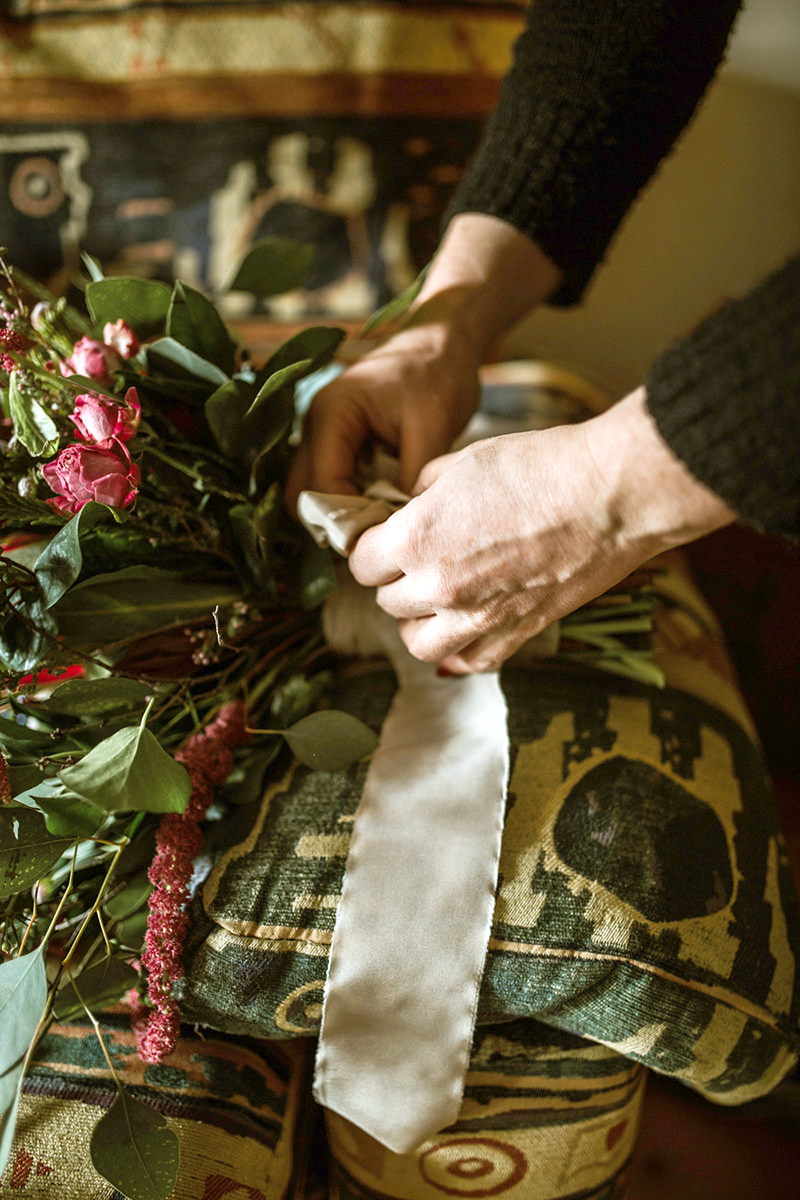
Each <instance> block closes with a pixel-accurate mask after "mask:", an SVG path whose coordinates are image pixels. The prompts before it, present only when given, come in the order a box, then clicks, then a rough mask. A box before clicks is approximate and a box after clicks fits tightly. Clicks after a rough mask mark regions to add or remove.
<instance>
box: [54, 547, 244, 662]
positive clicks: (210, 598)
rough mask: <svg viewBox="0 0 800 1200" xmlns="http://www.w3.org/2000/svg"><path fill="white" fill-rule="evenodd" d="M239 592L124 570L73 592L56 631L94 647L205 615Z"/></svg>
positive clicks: (166, 574) (151, 571)
mask: <svg viewBox="0 0 800 1200" xmlns="http://www.w3.org/2000/svg"><path fill="white" fill-rule="evenodd" d="M240 599H241V592H240V591H239V590H238V589H234V588H233V587H231V585H230V584H211V583H195V582H193V581H190V580H187V579H186V578H185V577H184V576H182V575H179V574H177V573H176V572H173V571H161V570H159V569H158V568H157V567H144V566H135V567H124V568H123V569H122V570H121V571H115V572H113V573H112V574H110V575H95V576H94V577H93V578H92V579H90V580H86V581H85V582H84V583H79V584H77V585H76V586H75V587H73V588H71V589H70V590H69V592H68V593H67V594H66V595H65V596H64V597H63V599H62V600H61V602H60V604H59V606H58V629H59V633H60V634H61V636H62V638H63V639H64V641H65V643H66V644H68V645H69V646H72V647H79V648H82V647H88V648H90V649H96V647H97V646H98V645H102V644H108V643H112V644H113V643H114V642H119V641H124V640H125V639H128V638H131V637H139V636H141V635H142V634H145V633H153V632H155V630H157V629H165V628H168V627H169V626H170V625H175V624H177V623H179V622H183V621H192V620H196V619H197V618H198V617H202V616H207V617H208V621H209V624H211V622H212V614H213V612H214V609H215V608H216V606H217V605H226V604H232V603H234V602H235V601H237V600H240Z"/></svg>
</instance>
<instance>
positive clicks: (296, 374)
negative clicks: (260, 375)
mask: <svg viewBox="0 0 800 1200" xmlns="http://www.w3.org/2000/svg"><path fill="white" fill-rule="evenodd" d="M313 363H314V360H313V358H301V359H299V361H298V362H293V363H289V365H288V366H287V367H281V369H280V370H279V371H273V372H272V374H271V375H270V377H269V379H267V381H266V383H265V384H264V385H263V387H261V388H260V389H259V391H258V395H257V396H256V398H255V400H254V401H253V403H252V405H251V406H250V408H249V409H248V410H247V415H248V416H252V415H253V414H254V413H255V412H256V410H257V409H258V408H260V407H261V405H262V404H263V403H264V401H265V400H268V399H269V397H270V396H272V395H273V394H274V393H275V392H279V391H280V390H281V388H284V387H287V386H289V385H291V384H293V383H295V382H296V381H297V380H298V379H302V378H303V376H304V375H308V374H309V373H310V372H311V371H313V369H314V366H313Z"/></svg>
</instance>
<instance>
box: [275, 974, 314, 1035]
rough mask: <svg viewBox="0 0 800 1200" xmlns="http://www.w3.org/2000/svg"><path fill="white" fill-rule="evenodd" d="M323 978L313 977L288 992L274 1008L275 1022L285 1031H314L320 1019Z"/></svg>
mask: <svg viewBox="0 0 800 1200" xmlns="http://www.w3.org/2000/svg"><path fill="white" fill-rule="evenodd" d="M324 989H325V980H324V979H313V980H312V981H311V983H304V984H302V985H301V986H300V987H298V988H295V989H294V991H293V992H289V995H288V996H286V997H285V998H284V999H283V1000H282V1001H281V1003H280V1004H279V1005H278V1007H277V1008H276V1009H275V1024H276V1025H277V1026H278V1028H279V1029H283V1030H284V1031H285V1032H286V1033H315V1032H316V1031H317V1030H318V1029H319V1026H320V1021H321V1020H322V994H323V991H324Z"/></svg>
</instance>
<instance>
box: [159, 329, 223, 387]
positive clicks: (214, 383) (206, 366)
mask: <svg viewBox="0 0 800 1200" xmlns="http://www.w3.org/2000/svg"><path fill="white" fill-rule="evenodd" d="M146 353H147V365H148V368H152V370H153V371H154V372H155V371H162V372H163V373H164V374H165V375H172V376H174V375H176V374H177V376H178V378H179V379H182V378H187V377H188V378H189V380H190V381H197V380H200V381H201V382H202V383H204V384H209V385H210V386H211V387H212V388H218V387H220V386H221V385H222V384H223V383H227V382H228V376H227V374H226V373H225V371H222V370H220V368H219V367H218V366H217V365H216V364H215V363H213V362H209V361H208V359H206V358H202V357H201V356H200V355H199V354H195V353H194V351H193V350H188V349H187V348H186V346H182V345H181V343H180V342H176V341H175V339H174V338H171V337H162V338H159V339H158V340H157V341H155V342H150V343H149V345H148V346H147V347H146Z"/></svg>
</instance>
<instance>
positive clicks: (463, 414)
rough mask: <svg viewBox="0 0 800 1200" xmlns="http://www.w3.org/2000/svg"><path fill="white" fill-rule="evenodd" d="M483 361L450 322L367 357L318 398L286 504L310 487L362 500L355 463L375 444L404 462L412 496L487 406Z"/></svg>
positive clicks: (405, 486) (416, 329)
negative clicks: (483, 403)
mask: <svg viewBox="0 0 800 1200" xmlns="http://www.w3.org/2000/svg"><path fill="white" fill-rule="evenodd" d="M479 365H480V364H479V361H478V359H477V358H476V355H475V353H474V349H473V347H471V346H467V345H461V346H458V344H457V336H456V332H455V331H454V330H453V329H450V328H448V327H447V326H446V325H445V324H444V323H443V322H440V321H433V320H431V321H430V322H425V323H422V324H419V325H415V326H413V327H410V328H408V329H404V330H401V331H400V332H399V333H397V334H395V336H394V337H393V338H391V339H390V340H389V341H388V342H387V343H386V344H385V345H383V346H380V347H378V348H377V349H376V350H373V351H371V352H370V353H369V354H367V355H365V357H364V358H362V359H361V360H360V361H359V362H357V363H356V364H355V365H354V366H352V367H350V368H349V369H348V370H347V371H345V372H343V373H342V375H340V376H339V378H338V379H336V380H334V381H333V383H330V384H328V386H327V387H325V388H323V389H322V390H321V391H320V392H318V393H317V395H316V396H315V397H314V399H313V401H312V403H311V407H310V409H309V412H308V414H307V416H306V420H305V423H304V427H303V442H302V444H301V446H300V448H299V450H298V452H297V454H296V456H295V459H294V462H293V463H292V467H291V471H290V475H289V481H288V486H287V492H286V498H287V503H288V504H289V506H290V508H292V509H294V507H295V506H296V502H297V496H298V495H299V493H300V492H301V491H302V490H303V489H304V488H310V489H312V490H314V491H318V492H332V493H345V494H348V493H351V494H352V493H355V492H356V491H357V488H356V485H355V483H354V479H355V475H356V462H357V459H358V455H359V453H360V451H362V450H363V449H365V448H366V447H367V446H368V445H369V444H370V443H371V442H378V443H380V444H382V445H383V446H385V447H390V448H391V449H392V450H394V451H396V452H397V453H398V455H399V462H400V472H399V478H398V480H397V484H398V487H400V488H401V490H402V491H405V492H410V491H411V488H412V486H413V484H414V482H415V480H416V478H417V476H418V475H419V472H420V471H421V469H422V467H423V466H424V465H425V463H426V462H428V461H429V460H430V459H431V458H434V457H436V456H437V455H440V454H444V453H445V452H446V451H447V450H449V449H450V447H451V445H452V444H453V441H454V440H455V438H456V437H457V436H458V434H459V433H460V432H461V431H462V429H463V428H464V427H465V425H466V424H467V422H468V421H469V419H470V417H471V416H472V414H473V413H474V412H475V409H476V408H477V406H478V402H479V399H480V383H479V380H478V367H479Z"/></svg>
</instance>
